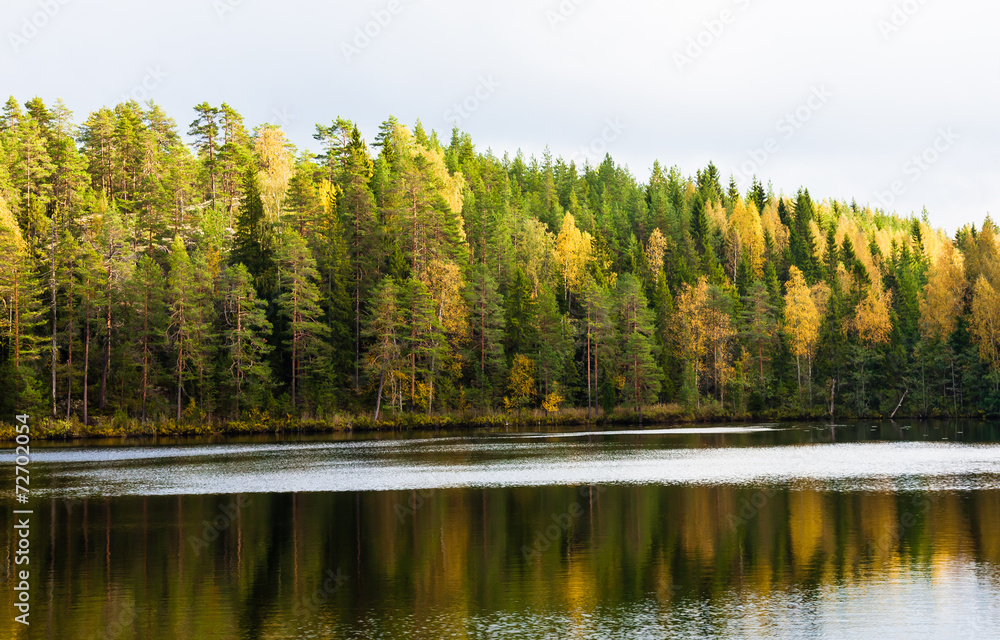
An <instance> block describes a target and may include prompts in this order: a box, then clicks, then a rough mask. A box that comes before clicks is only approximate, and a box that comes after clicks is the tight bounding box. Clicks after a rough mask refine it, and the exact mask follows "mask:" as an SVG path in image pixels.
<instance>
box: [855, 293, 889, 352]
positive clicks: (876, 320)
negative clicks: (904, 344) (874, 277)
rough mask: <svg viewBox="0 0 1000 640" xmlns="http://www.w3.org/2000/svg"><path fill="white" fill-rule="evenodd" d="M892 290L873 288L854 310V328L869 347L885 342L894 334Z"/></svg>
mask: <svg viewBox="0 0 1000 640" xmlns="http://www.w3.org/2000/svg"><path fill="white" fill-rule="evenodd" d="M891 306H892V291H882V290H881V289H878V288H872V289H871V290H870V291H869V292H868V295H867V296H865V298H864V299H863V300H862V301H861V302H859V303H858V307H857V309H855V311H854V329H855V330H856V331H857V332H858V338H859V339H860V340H861V342H863V343H864V344H865V345H866V346H868V347H874V346H875V345H879V344H884V343H886V342H888V341H889V336H890V335H891V334H892V318H891V317H890V316H889V307H891Z"/></svg>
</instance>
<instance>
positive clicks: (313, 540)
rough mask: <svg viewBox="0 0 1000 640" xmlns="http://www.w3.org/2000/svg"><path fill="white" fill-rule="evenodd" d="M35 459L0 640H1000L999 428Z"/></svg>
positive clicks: (776, 429)
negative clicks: (22, 579) (24, 570)
mask: <svg viewBox="0 0 1000 640" xmlns="http://www.w3.org/2000/svg"><path fill="white" fill-rule="evenodd" d="M35 444H36V445H37V448H36V447H33V448H32V453H33V454H34V456H33V459H32V463H31V464H32V467H31V470H32V489H33V497H32V502H31V504H30V505H29V507H30V508H31V509H33V510H34V512H35V513H34V515H33V525H32V529H31V538H30V540H31V561H30V566H31V568H32V585H31V605H32V608H31V622H32V624H31V626H30V632H28V633H27V634H24V633H23V630H20V633H21V635H17V633H18V632H19V628H20V627H21V626H22V625H19V624H16V623H14V622H13V615H14V613H13V612H14V608H13V604H14V600H15V595H14V592H13V590H12V581H13V573H14V571H15V569H17V568H19V567H15V565H14V544H15V542H14V529H13V524H14V522H13V521H12V520H13V517H14V516H13V515H12V513H11V510H10V509H7V510H6V511H4V512H3V513H2V516H0V517H2V518H3V519H4V523H3V524H4V526H3V530H2V534H0V535H2V536H3V537H4V543H5V544H4V549H6V551H5V553H4V556H3V559H2V572H3V577H4V580H3V584H4V590H3V592H2V594H0V598H2V599H3V600H4V601H5V610H6V611H8V612H11V613H10V614H9V615H6V616H4V617H3V619H0V635H2V636H3V637H15V636H16V637H30V638H56V639H59V640H76V639H81V640H83V639H87V640H89V639H92V638H106V639H111V638H122V639H124V638H156V639H161V640H173V639H182V638H183V639H185V640H187V639H192V638H197V639H201V638H205V639H213V638H226V639H229V638H232V639H241V640H242V639H256V638H262V639H263V638H275V639H277V638H352V639H359V640H360V639H368V638H428V639H435V640H436V639H439V638H470V639H471V638H503V639H507V638H510V639H515V638H517V639H522V638H546V639H548V638H553V639H555V638H665V637H670V638H760V637H769V638H824V639H827V638H859V637H866V638H879V639H880V640H887V639H890V638H977V639H978V638H997V637H1000V425H998V424H997V423H980V422H915V421H898V422H896V423H895V424H893V423H872V422H864V423H851V424H843V425H834V426H831V425H821V424H806V423H798V424H760V425H746V426H740V425H710V426H689V427H680V428H647V429H639V428H635V429H614V430H609V431H577V432H547V431H545V430H544V429H542V428H536V429H531V428H521V429H516V430H515V429H511V430H508V431H505V430H502V429H501V430H492V431H484V432H476V433H455V432H441V433H407V434H356V435H335V436H324V437H315V436H312V437H306V436H303V437H301V438H288V437H284V438H280V439H279V438H268V437H257V438H245V439H240V440H233V439H229V440H222V441H218V442H216V441H213V440H184V439H178V440H162V439H161V440H159V441H157V442H156V443H155V444H154V443H149V444H142V443H139V444H135V443H133V444H132V445H123V444H122V443H121V442H120V441H109V442H102V443H88V446H86V447H84V446H81V445H80V444H79V443H44V442H38V443H35ZM95 444H96V445H99V446H95ZM4 453H5V455H6V457H5V458H4V459H5V460H7V461H8V462H9V461H10V460H11V459H12V454H13V452H12V450H10V449H6V450H5V451H4ZM0 477H2V481H3V482H4V483H5V484H4V486H5V487H12V486H13V483H14V481H13V471H12V465H11V464H5V465H3V469H2V472H0ZM8 495H9V494H8ZM11 508H13V507H11Z"/></svg>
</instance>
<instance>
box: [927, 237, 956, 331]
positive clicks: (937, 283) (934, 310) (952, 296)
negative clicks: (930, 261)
mask: <svg viewBox="0 0 1000 640" xmlns="http://www.w3.org/2000/svg"><path fill="white" fill-rule="evenodd" d="M937 254H938V259H937V260H936V261H935V262H934V265H933V266H932V267H931V269H930V273H929V274H928V276H927V285H926V286H925V287H924V297H923V299H921V300H920V331H921V333H922V334H923V336H924V337H925V338H928V339H931V340H947V339H948V338H949V337H950V336H951V334H952V333H954V332H955V327H956V325H957V323H958V317H959V316H960V315H961V313H962V299H963V298H964V297H965V289H966V286H967V284H966V282H965V273H964V270H963V265H962V255H961V254H960V253H958V252H957V251H955V248H954V247H953V246H952V245H951V244H950V243H948V244H946V245H943V246H942V247H940V248H939V249H938V251H937Z"/></svg>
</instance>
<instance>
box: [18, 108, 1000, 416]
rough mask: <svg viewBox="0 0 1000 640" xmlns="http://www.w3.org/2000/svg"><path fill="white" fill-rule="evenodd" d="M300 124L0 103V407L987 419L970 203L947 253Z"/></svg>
mask: <svg viewBox="0 0 1000 640" xmlns="http://www.w3.org/2000/svg"><path fill="white" fill-rule="evenodd" d="M191 117H192V115H188V116H185V117H184V118H183V119H184V120H187V119H188V118H191ZM314 138H315V141H316V148H317V150H318V151H319V153H318V154H316V153H311V152H309V151H306V150H299V149H297V148H296V147H295V146H294V145H292V144H291V143H290V141H289V140H288V138H287V137H286V135H285V133H284V132H283V130H282V129H281V128H280V127H279V126H275V125H272V124H262V125H259V126H256V127H254V128H253V129H252V130H251V129H249V128H248V125H247V124H246V123H245V122H244V119H243V117H242V116H241V114H240V113H239V112H238V111H237V110H236V109H234V108H233V107H231V106H229V105H228V104H225V103H223V104H221V105H218V106H212V105H210V104H208V103H202V104H199V105H197V106H195V107H194V110H193V119H192V121H191V123H190V125H189V126H188V127H187V128H186V129H185V128H184V127H183V126H181V127H179V126H178V124H177V122H176V121H175V120H174V119H173V118H172V117H171V116H169V115H168V114H167V113H165V112H164V110H163V109H162V108H161V107H159V106H157V105H156V104H154V103H152V102H150V103H147V104H145V105H141V104H139V103H137V102H126V103H122V104H119V105H117V106H115V107H114V108H102V109H100V110H98V111H95V112H93V113H90V114H88V115H87V116H86V118H85V119H84V120H83V121H82V124H78V123H77V122H75V121H74V115H73V114H72V113H71V112H70V111H69V109H68V108H67V107H66V105H65V104H64V103H63V102H62V101H56V102H55V103H54V104H50V105H46V104H45V103H44V102H43V101H42V100H41V99H39V98H34V99H32V100H30V101H28V102H26V103H24V104H23V105H22V104H20V103H19V102H18V101H17V100H15V99H14V98H13V97H11V98H10V99H9V100H8V101H7V102H6V104H5V106H4V108H3V113H2V117H0V261H2V264H0V300H2V305H3V313H2V317H0V388H2V389H3V393H2V394H0V411H2V415H5V416H12V415H13V414H14V413H15V412H17V413H25V412H30V413H32V414H34V415H35V416H38V417H44V416H51V417H52V418H53V419H54V420H65V421H70V422H75V423H82V424H90V423H93V422H95V421H101V420H110V419H115V418H117V419H123V420H130V421H137V422H142V423H146V422H148V421H175V422H200V423H205V422H209V423H225V422H229V421H238V420H242V419H250V418H252V417H259V416H264V415H283V416H292V417H294V418H302V419H307V418H308V419H315V420H324V419H328V418H330V417H331V416H336V415H353V416H362V415H363V416H366V419H371V420H374V421H375V422H378V421H379V420H383V421H384V420H387V419H392V418H393V417H399V416H405V415H412V414H419V415H423V416H432V417H433V416H440V415H445V414H448V413H452V414H454V413H456V412H462V414H463V415H465V414H466V413H469V414H493V413H495V414H501V413H502V414H505V415H520V414H522V412H527V411H530V412H534V414H538V413H540V412H541V413H542V414H543V415H544V414H556V413H557V412H576V413H575V415H579V416H581V417H583V418H585V419H588V420H590V419H597V418H598V417H600V416H603V415H607V414H609V413H613V412H615V411H616V410H622V411H625V410H627V411H633V412H635V413H636V414H637V417H638V418H640V419H641V418H642V416H643V415H644V412H645V415H651V414H654V413H655V411H656V410H657V408H662V407H665V406H672V407H678V408H680V409H681V410H686V411H694V412H702V411H709V412H712V415H716V416H728V417H734V418H735V417H751V416H752V417H796V416H802V417H822V416H830V417H833V416H836V417H838V418H840V417H860V416H872V417H876V416H889V415H899V416H903V415H905V416H918V417H927V416H983V415H997V414H1000V373H998V370H1000V293H998V291H1000V247H998V239H997V234H998V230H997V227H996V225H995V224H994V223H993V222H992V221H991V220H990V218H989V217H988V216H987V217H986V219H985V222H984V223H983V224H982V225H981V227H980V228H977V227H976V225H975V224H971V223H970V224H968V225H966V226H964V227H962V228H961V229H959V230H958V231H957V233H956V234H955V236H954V237H953V238H951V237H948V236H947V235H946V234H945V233H944V232H942V231H940V230H936V229H934V228H932V227H931V226H930V225H929V224H928V219H927V214H926V212H924V213H923V214H922V215H921V216H920V217H915V216H912V215H911V216H908V217H907V216H900V215H896V214H895V213H893V212H887V211H883V210H880V209H872V208H870V207H869V206H867V205H859V204H858V203H856V202H855V201H853V200H852V201H850V202H847V201H845V200H837V199H823V200H818V199H814V198H813V197H812V196H811V195H810V193H809V191H808V189H806V188H804V187H803V188H800V189H799V190H798V191H797V192H795V193H792V194H788V195H786V194H784V193H774V190H773V188H772V187H771V186H767V187H765V186H764V185H763V184H762V183H761V182H760V181H759V180H758V179H757V178H754V180H753V183H752V184H751V185H744V187H745V188H746V191H742V190H741V188H740V186H739V185H737V184H736V182H735V180H734V179H733V178H731V177H730V178H729V179H728V181H726V179H725V178H724V177H723V176H721V175H720V172H719V171H718V169H717V168H716V167H715V166H714V165H713V164H711V163H710V164H708V166H707V167H705V168H704V169H699V170H697V171H696V172H695V174H694V175H693V176H690V175H684V174H683V173H682V171H681V170H680V169H679V168H677V167H672V168H669V169H668V168H666V165H661V164H659V163H656V164H654V166H653V167H652V170H651V172H650V174H649V176H648V177H647V178H645V181H644V182H640V181H639V180H638V179H637V178H636V177H635V176H633V175H632V174H631V173H630V171H629V170H628V169H626V168H625V167H623V166H621V165H619V164H616V163H615V162H614V160H613V159H612V158H611V157H610V156H606V157H605V158H604V160H603V161H602V162H601V163H600V164H599V165H597V166H589V164H588V165H585V166H577V165H576V164H575V163H573V162H567V161H565V160H563V159H561V158H553V157H552V156H551V154H550V153H548V152H546V153H545V154H543V156H542V158H535V157H532V158H525V157H524V155H523V154H522V153H520V152H518V153H516V155H513V156H511V155H510V154H509V153H504V155H503V156H502V157H497V156H496V155H495V154H494V153H493V152H492V151H489V150H487V151H486V152H483V151H481V150H477V149H476V147H475V145H474V144H473V141H472V139H471V137H470V135H468V134H466V133H463V132H462V131H460V130H458V129H457V128H455V129H454V130H452V131H451V134H450V139H449V140H447V141H446V142H445V141H442V140H441V139H440V138H439V137H438V134H437V133H436V132H434V131H431V132H430V133H428V132H427V131H426V130H425V129H424V127H423V126H422V125H421V123H420V121H417V122H416V123H414V125H413V126H412V127H408V126H406V125H404V124H401V123H400V122H399V121H397V119H396V118H394V117H389V118H388V119H387V120H386V121H385V122H383V123H382V125H381V126H380V128H379V130H378V134H377V136H376V137H375V138H374V139H373V140H371V141H370V142H366V141H365V139H364V138H363V137H362V135H361V133H360V132H359V130H358V127H357V126H356V125H355V124H354V123H353V122H351V121H349V120H345V119H342V118H340V117H337V118H336V119H334V120H332V121H331V122H330V124H328V125H327V124H320V125H316V130H315V135H314ZM667 151H668V150H667ZM897 412H898V413H897Z"/></svg>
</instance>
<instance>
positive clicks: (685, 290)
mask: <svg viewBox="0 0 1000 640" xmlns="http://www.w3.org/2000/svg"><path fill="white" fill-rule="evenodd" d="M707 299H708V278H706V277H705V276H702V277H701V278H700V279H699V280H698V284H697V285H695V286H691V285H690V284H685V285H684V286H683V287H682V288H681V291H680V293H678V294H677V301H676V302H677V311H676V313H675V314H674V331H673V338H674V342H675V345H676V347H677V350H678V353H679V354H680V356H681V358H682V359H683V360H684V364H685V368H686V369H687V373H686V374H685V380H684V386H685V387H687V388H688V390H689V394H688V395H689V398H688V400H689V401H690V399H691V398H690V395H692V394H693V396H694V401H695V404H697V406H698V407H701V393H700V391H699V382H700V379H701V371H702V359H703V358H704V357H705V353H706V351H707V349H708V339H707V338H708V336H707V327H706V324H707V323H706V318H705V302H706V300H707Z"/></svg>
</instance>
